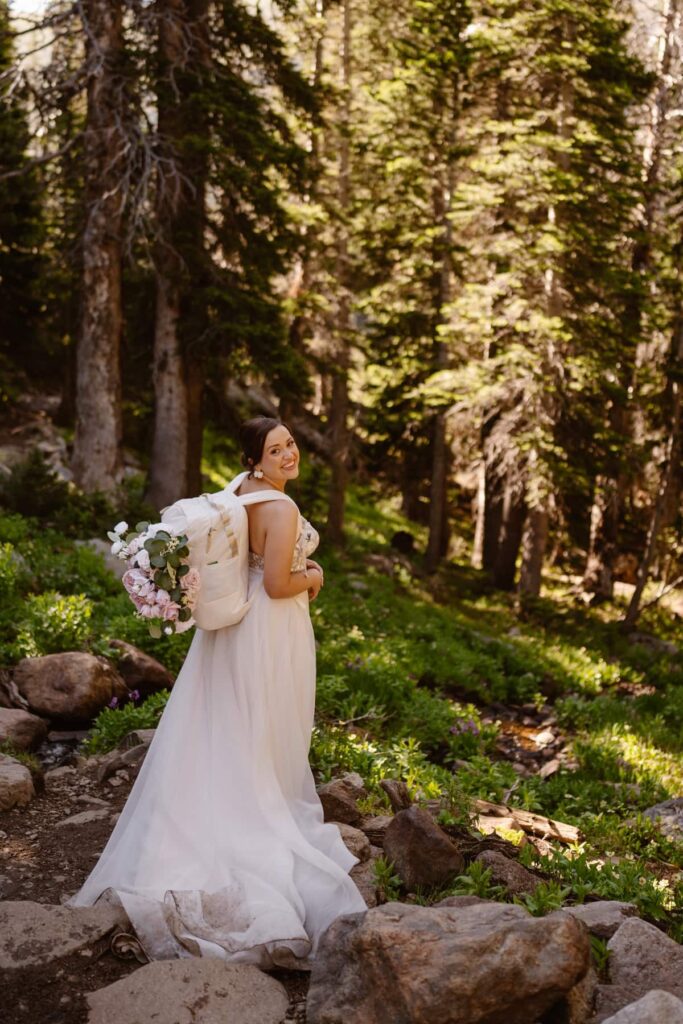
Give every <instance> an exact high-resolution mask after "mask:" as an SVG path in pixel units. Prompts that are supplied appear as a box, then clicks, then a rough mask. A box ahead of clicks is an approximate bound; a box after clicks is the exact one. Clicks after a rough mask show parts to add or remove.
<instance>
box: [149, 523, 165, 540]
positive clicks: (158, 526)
mask: <svg viewBox="0 0 683 1024" xmlns="http://www.w3.org/2000/svg"><path fill="white" fill-rule="evenodd" d="M161 530H165V531H166V532H167V533H168V532H169V529H168V526H167V525H166V523H152V524H151V525H150V526H148V527H147V529H146V530H145V537H156V535H157V533H159V532H160V531H161Z"/></svg>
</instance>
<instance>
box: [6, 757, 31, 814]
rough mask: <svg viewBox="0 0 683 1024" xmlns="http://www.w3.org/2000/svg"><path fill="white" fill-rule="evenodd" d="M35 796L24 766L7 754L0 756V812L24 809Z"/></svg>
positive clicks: (28, 773) (29, 774)
mask: <svg viewBox="0 0 683 1024" xmlns="http://www.w3.org/2000/svg"><path fill="white" fill-rule="evenodd" d="M35 795H36V794H35V789H34V787H33V777H32V776H31V773H30V771H29V770H28V768H27V767H26V765H23V764H21V762H20V761H17V760H16V758H14V757H10V756H9V755H8V754H0V811H9V809H10V808H11V807H25V806H26V804H28V803H30V802H31V800H32V799H33V797H34V796H35Z"/></svg>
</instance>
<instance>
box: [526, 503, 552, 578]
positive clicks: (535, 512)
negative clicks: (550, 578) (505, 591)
mask: <svg viewBox="0 0 683 1024" xmlns="http://www.w3.org/2000/svg"><path fill="white" fill-rule="evenodd" d="M548 522H549V516H548V512H547V510H546V509H545V508H543V507H541V506H536V507H535V508H532V509H531V510H530V511H529V513H528V515H527V519H526V523H525V525H524V535H523V537H522V565H521V568H520V571H519V592H520V594H523V595H525V596H526V597H538V595H539V594H540V592H541V573H542V571H543V559H544V557H545V549H546V545H547V542H548Z"/></svg>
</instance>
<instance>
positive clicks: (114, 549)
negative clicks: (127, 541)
mask: <svg viewBox="0 0 683 1024" xmlns="http://www.w3.org/2000/svg"><path fill="white" fill-rule="evenodd" d="M120 551H123V541H122V540H117V541H114V543H113V544H112V546H111V553H112V555H118V554H119V552H120Z"/></svg>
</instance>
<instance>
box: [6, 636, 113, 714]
mask: <svg viewBox="0 0 683 1024" xmlns="http://www.w3.org/2000/svg"><path fill="white" fill-rule="evenodd" d="M14 681H15V683H16V684H17V687H18V689H19V692H20V693H21V694H22V696H23V697H25V698H26V700H27V701H28V703H29V707H30V708H31V710H32V711H34V712H36V713H37V714H40V715H44V716H45V717H46V718H49V719H52V720H55V721H59V722H69V723H74V722H78V723H79V724H80V723H88V722H91V721H92V720H93V718H95V716H96V715H97V714H98V712H100V711H101V710H102V708H104V707H106V706H107V704H108V703H109V702H110V701H111V699H112V697H117V698H123V697H127V696H128V688H127V686H126V684H125V683H124V681H123V679H122V678H121V676H120V675H119V673H118V672H117V671H116V669H115V668H114V667H113V665H111V664H110V663H109V662H108V661H107V659H106V658H100V657H98V656H96V655H94V654H86V653H84V652H82V651H67V652H65V653H64V654H44V655H43V656H42V657H40V658H23V659H22V660H21V661H20V662H19V664H18V665H17V666H16V668H15V670H14Z"/></svg>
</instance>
